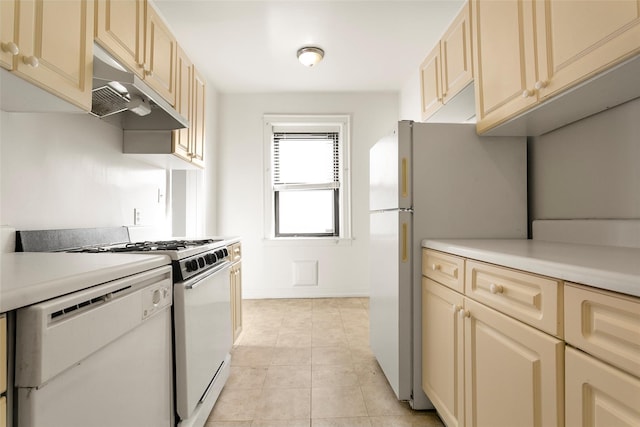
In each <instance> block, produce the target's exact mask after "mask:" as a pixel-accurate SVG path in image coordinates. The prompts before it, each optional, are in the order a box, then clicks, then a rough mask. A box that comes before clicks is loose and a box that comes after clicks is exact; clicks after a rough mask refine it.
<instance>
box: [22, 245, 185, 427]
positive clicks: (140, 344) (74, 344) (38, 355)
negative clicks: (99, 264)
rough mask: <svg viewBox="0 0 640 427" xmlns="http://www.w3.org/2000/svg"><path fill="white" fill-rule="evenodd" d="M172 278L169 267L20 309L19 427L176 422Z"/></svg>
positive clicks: (154, 426)
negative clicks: (173, 391) (173, 380)
mask: <svg viewBox="0 0 640 427" xmlns="http://www.w3.org/2000/svg"><path fill="white" fill-rule="evenodd" d="M107 256H109V255H107ZM171 282H172V279H171V268H170V267H169V266H164V267H159V268H155V269H152V270H149V271H146V272H143V273H139V274H135V275H132V276H128V277H125V278H123V279H120V280H114V281H111V282H107V283H104V284H101V285H98V286H94V287H91V288H87V289H85V290H82V291H78V292H74V293H71V294H68V295H64V296H61V297H58V298H55V299H52V300H48V301H44V302H41V303H38V304H35V305H32V306H29V307H25V308H22V309H19V310H18V311H17V315H16V374H15V387H16V388H17V401H18V411H17V416H18V421H17V422H18V425H19V426H20V427H53V426H65V427H87V426H91V427H162V426H164V427H172V426H173V425H174V416H173V398H172V392H171V391H172V385H173V384H172V377H173V375H172V351H171V350H172V340H171V310H170V309H171V302H172V293H171V286H172V283H171Z"/></svg>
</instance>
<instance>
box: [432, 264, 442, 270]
mask: <svg viewBox="0 0 640 427" xmlns="http://www.w3.org/2000/svg"><path fill="white" fill-rule="evenodd" d="M441 268H442V267H441V266H440V264H431V269H432V270H433V271H438V270H440V269H441Z"/></svg>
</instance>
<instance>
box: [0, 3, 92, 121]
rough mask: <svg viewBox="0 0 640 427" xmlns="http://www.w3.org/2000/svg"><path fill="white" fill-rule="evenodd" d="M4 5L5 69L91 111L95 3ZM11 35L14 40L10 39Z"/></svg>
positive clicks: (3, 57)
mask: <svg viewBox="0 0 640 427" xmlns="http://www.w3.org/2000/svg"><path fill="white" fill-rule="evenodd" d="M0 3H2V10H1V12H2V38H3V40H2V50H3V55H2V64H3V67H5V68H8V69H11V70H13V72H14V73H15V75H17V76H19V77H21V78H23V79H25V80H28V81H29V82H31V83H34V84H35V85H37V86H39V87H42V88H43V89H45V90H46V91H48V92H50V93H53V94H55V95H57V96H59V97H60V98H63V99H65V100H66V101H69V102H71V103H72V104H74V105H76V106H78V107H80V108H82V109H84V110H86V111H89V110H90V109H91V83H92V82H91V78H92V66H93V51H92V49H93V22H94V21H93V1H92V0H48V1H42V0H38V1H36V0H16V1H6V0H5V1H2V2H0ZM5 14H7V15H5ZM12 15H13V16H12ZM12 18H13V19H12ZM12 23H13V25H11V24H12ZM12 27H13V28H12ZM11 34H13V35H14V39H13V40H10V35H11ZM5 38H6V40H5ZM5 50H6V51H7V52H4V51H5ZM5 53H7V54H8V55H7V56H5ZM9 55H11V56H12V57H10V56H9Z"/></svg>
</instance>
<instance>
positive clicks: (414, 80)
mask: <svg viewBox="0 0 640 427" xmlns="http://www.w3.org/2000/svg"><path fill="white" fill-rule="evenodd" d="M400 120H413V121H414V122H419V121H422V111H421V108H420V71H419V64H417V65H416V67H415V72H413V73H412V74H411V76H410V77H409V78H408V79H407V80H406V82H405V84H404V86H403V87H402V90H401V91H400Z"/></svg>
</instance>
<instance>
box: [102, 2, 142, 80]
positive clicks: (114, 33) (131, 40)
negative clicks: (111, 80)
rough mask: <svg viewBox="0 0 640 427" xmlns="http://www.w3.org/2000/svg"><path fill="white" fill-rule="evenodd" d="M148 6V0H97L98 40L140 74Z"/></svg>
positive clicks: (140, 75)
mask: <svg viewBox="0 0 640 427" xmlns="http://www.w3.org/2000/svg"><path fill="white" fill-rule="evenodd" d="M146 7H147V3H146V0H118V1H113V0H96V28H95V30H96V31H95V40H96V42H97V43H98V44H100V46H102V47H103V48H105V49H106V50H107V51H108V52H109V53H111V54H112V55H113V56H114V57H116V58H118V60H120V61H121V62H122V63H123V65H125V66H126V67H127V68H129V69H130V70H131V71H133V72H134V73H136V74H137V75H138V76H139V77H141V78H144V60H145V58H144V42H145V28H146V27H145V18H146Z"/></svg>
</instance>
